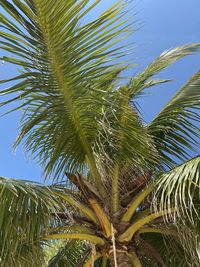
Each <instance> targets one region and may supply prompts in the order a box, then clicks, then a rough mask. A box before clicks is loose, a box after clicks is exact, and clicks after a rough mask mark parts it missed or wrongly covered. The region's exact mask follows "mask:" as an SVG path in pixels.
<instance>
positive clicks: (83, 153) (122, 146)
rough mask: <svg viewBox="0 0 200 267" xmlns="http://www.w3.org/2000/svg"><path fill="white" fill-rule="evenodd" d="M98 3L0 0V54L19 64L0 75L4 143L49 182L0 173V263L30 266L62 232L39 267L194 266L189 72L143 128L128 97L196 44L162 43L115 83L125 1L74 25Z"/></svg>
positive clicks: (195, 186) (195, 130)
mask: <svg viewBox="0 0 200 267" xmlns="http://www.w3.org/2000/svg"><path fill="white" fill-rule="evenodd" d="M99 2H101V1H100V0H97V1H89V0H79V1H76V0H68V1H64V0H56V1H53V0H24V1H19V0H12V1H7V0H1V6H2V7H3V9H4V10H5V11H6V12H7V14H9V16H6V15H4V14H3V13H1V17H0V26H1V31H0V38H1V43H0V49H2V50H3V51H5V56H3V57H2V60H4V61H6V62H9V63H11V64H15V65H17V66H18V67H19V68H20V70H19V75H18V76H15V77H11V78H9V79H7V80H1V81H0V83H3V84H4V83H5V84H7V83H8V84H9V87H6V88H5V89H4V90H2V91H1V92H0V95H1V96H4V95H7V96H8V98H9V99H8V100H6V101H5V102H1V106H4V105H8V104H10V103H13V102H14V103H17V105H16V106H15V107H14V108H13V109H12V110H11V111H15V110H21V111H22V113H23V114H22V120H21V131H20V134H19V136H18V138H17V140H16V143H15V145H18V144H19V143H21V141H24V146H25V148H26V150H27V151H28V152H30V153H31V154H33V155H34V157H35V158H36V159H37V160H38V162H39V163H40V164H41V165H42V166H43V168H44V173H45V175H46V177H49V176H50V177H53V179H54V183H53V184H52V185H51V186H48V187H47V186H43V185H41V184H36V183H33V182H28V181H20V180H13V179H8V178H1V179H0V198H1V201H0V247H1V254H0V262H1V265H2V266H25V265H26V266H30V267H31V266H41V264H42V262H43V260H44V250H45V249H44V248H45V247H46V246H48V244H50V245H51V244H52V242H54V241H52V240H57V239H62V240H66V241H64V242H63V243H62V248H61V249H60V250H59V251H58V254H57V255H56V256H55V257H54V258H53V259H52V260H51V261H50V263H49V266H69V267H70V266H71V267H72V266H85V267H87V266H88V267H89V266H94V264H96V265H98V266H102V267H106V266H109V264H110V265H111V266H115V267H116V266H118V267H120V266H127V267H129V266H134V267H147V266H148V267H151V266H157V267H159V266H169V267H175V266H176V267H179V266H180V267H182V266H183V267H184V266H185V267H189V266H194V267H195V266H196V267H197V266H199V263H200V258H199V226H200V224H199V218H198V213H199V186H200V170H199V166H200V157H199V156H196V157H194V152H195V151H196V150H197V151H198V145H199V127H198V123H199V121H200V117H199V111H198V109H199V101H200V72H197V73H196V74H195V75H194V76H193V77H192V78H191V80H190V81H189V82H188V83H187V84H186V85H185V86H184V87H183V88H182V89H181V90H180V91H179V92H178V93H177V94H176V95H175V96H174V97H173V98H172V99H171V100H170V101H169V103H168V104H167V105H166V106H165V107H164V108H163V109H162V110H161V111H160V113H159V114H158V115H157V116H156V117H155V118H154V119H153V121H152V122H151V123H150V124H148V125H145V124H144V122H143V118H142V117H141V114H140V112H139V110H138V107H137V104H136V100H137V98H138V97H140V96H141V94H142V93H143V91H144V90H145V89H147V88H150V87H152V86H155V85H158V84H160V83H164V82H168V81H169V80H158V79H155V75H157V74H159V72H160V71H162V70H163V69H165V68H166V67H168V66H170V65H171V64H173V63H174V62H176V61H177V60H179V59H181V58H182V57H184V56H187V55H190V54H192V53H194V52H196V51H197V50H198V49H199V48H200V44H191V45H186V46H182V47H178V48H175V49H171V50H169V51H165V52H164V53H163V54H161V55H160V56H159V57H158V58H157V59H156V60H155V61H154V62H153V63H151V64H150V65H149V66H148V67H147V68H146V69H145V70H144V71H143V72H142V73H141V74H138V75H136V76H134V77H132V78H131V79H129V78H126V79H125V82H123V83H122V82H121V80H122V72H123V71H124V70H126V69H127V68H129V66H128V63H127V62H126V61H124V58H123V57H124V56H125V55H126V53H127V52H126V47H124V46H123V45H120V42H121V40H123V39H124V38H125V37H126V36H127V35H128V34H130V26H129V24H128V19H127V15H126V12H124V10H125V9H124V8H125V4H124V3H123V1H117V2H116V4H115V5H114V6H112V7H110V8H109V9H108V10H106V11H105V12H104V13H103V14H101V15H100V16H99V17H98V18H97V19H95V20H94V21H91V22H85V23H84V20H85V18H87V15H88V13H89V12H90V11H91V10H92V9H93V8H95V7H96V6H97V5H98V4H99ZM9 112H10V111H9ZM195 153H196V152H195ZM74 240H78V241H74Z"/></svg>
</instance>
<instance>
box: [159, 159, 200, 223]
mask: <svg viewBox="0 0 200 267" xmlns="http://www.w3.org/2000/svg"><path fill="white" fill-rule="evenodd" d="M199 187H200V157H199V156H198V157H196V158H193V159H192V160H190V161H187V162H185V163H184V164H182V165H180V166H178V167H175V168H174V169H172V170H171V171H169V172H168V173H166V174H163V175H161V176H160V177H159V178H158V180H157V183H156V192H155V195H156V200H157V204H158V207H159V208H160V209H161V210H163V209H164V208H167V209H169V208H172V207H173V208H175V210H176V214H177V215H178V218H179V220H181V221H182V222H184V220H188V219H189V220H190V222H192V223H193V222H194V220H193V219H194V217H195V216H196V219H197V220H199Z"/></svg>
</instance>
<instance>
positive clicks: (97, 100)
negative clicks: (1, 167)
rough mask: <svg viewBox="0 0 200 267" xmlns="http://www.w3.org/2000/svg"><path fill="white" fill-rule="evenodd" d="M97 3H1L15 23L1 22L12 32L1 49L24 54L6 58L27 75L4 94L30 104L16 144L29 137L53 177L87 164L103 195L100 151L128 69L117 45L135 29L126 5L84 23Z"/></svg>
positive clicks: (32, 148) (31, 147) (5, 36)
mask: <svg viewBox="0 0 200 267" xmlns="http://www.w3.org/2000/svg"><path fill="white" fill-rule="evenodd" d="M98 2H99V1H95V2H94V4H92V5H89V6H88V4H89V1H88V0H87V1H86V0H82V1H79V2H77V1H67V2H66V1H63V0H62V1H61V0H60V1H56V2H55V1H39V0H37V1H24V3H21V1H17V0H16V1H12V2H8V1H2V3H1V4H2V6H3V7H4V9H5V10H6V11H7V12H8V13H9V14H10V15H11V16H12V18H13V19H14V22H13V21H10V20H9V19H8V18H6V17H5V16H3V17H2V19H1V24H2V26H3V27H5V28H6V29H8V30H9V32H10V33H7V31H5V32H1V33H0V36H1V39H3V41H4V43H5V46H4V47H2V48H3V49H4V50H10V49H12V51H13V54H15V55H16V56H17V57H15V58H14V57H12V58H10V57H7V56H5V57H3V60H5V61H7V62H10V63H13V64H17V65H18V66H21V67H22V72H23V74H21V75H19V76H18V77H16V78H14V79H12V80H15V81H16V82H17V84H16V85H14V86H11V87H10V88H9V89H6V90H4V91H3V92H2V93H3V94H11V93H17V94H18V96H17V98H15V97H14V98H13V101H15V100H16V99H20V100H23V104H22V105H20V106H19V108H22V107H23V108H24V117H23V120H22V130H21V134H20V135H19V138H18V140H17V144H18V143H19V142H21V140H22V139H23V138H24V137H25V138H26V147H27V149H28V150H30V151H31V152H32V153H35V155H36V156H37V157H38V158H40V162H41V163H42V164H43V165H44V166H45V172H46V174H47V175H49V174H51V173H52V172H54V173H55V176H56V177H59V175H63V174H64V171H63V170H68V171H69V170H70V171H72V172H73V171H74V170H76V171H77V170H81V169H83V168H85V167H86V166H87V165H86V162H87V163H88V165H89V167H90V169H91V172H92V174H93V176H94V177H95V178H96V181H98V184H99V190H100V191H103V185H102V182H101V177H100V174H99V172H98V169H97V166H96V162H95V158H94V155H93V146H94V143H95V138H96V136H97V135H98V131H99V125H98V120H99V118H100V116H101V110H102V106H103V105H104V104H105V103H104V102H105V101H104V98H105V95H106V94H108V92H107V91H109V90H110V81H112V79H113V75H114V76H116V75H117V76H118V74H119V73H120V71H121V70H123V69H124V65H123V64H121V63H120V62H119V61H118V62H117V63H114V64H113V61H115V60H116V59H117V58H118V57H120V56H121V55H123V53H122V51H121V49H119V48H117V47H116V44H117V43H118V42H119V41H120V40H121V38H122V35H123V34H126V32H127V31H128V28H127V26H126V25H125V20H124V19H123V18H122V17H123V15H122V13H121V11H122V9H123V4H122V1H119V2H117V4H115V5H114V6H113V7H111V8H110V9H108V10H107V11H106V12H104V13H103V14H102V15H101V16H100V17H99V18H97V19H96V20H94V21H92V22H90V23H87V24H83V23H82V25H81V21H82V20H83V18H84V17H85V16H86V15H87V13H88V12H89V11H90V10H91V9H92V8H94V7H95V6H96V5H97V4H98ZM52 6H54V8H53V9H52ZM17 8H19V9H20V12H19V11H18V9H17ZM55 21H56V22H57V23H55ZM18 24H20V27H19V28H18V26H17V25H18ZM22 32H23V33H22ZM111 61H112V63H110V62H111ZM115 74H116V75H115ZM102 81H104V87H103V88H102V84H103V83H102ZM106 81H107V83H106ZM2 82H5V81H2ZM108 84H109V86H108ZM105 85H107V86H105ZM11 101H12V100H11ZM47 115H48V116H47Z"/></svg>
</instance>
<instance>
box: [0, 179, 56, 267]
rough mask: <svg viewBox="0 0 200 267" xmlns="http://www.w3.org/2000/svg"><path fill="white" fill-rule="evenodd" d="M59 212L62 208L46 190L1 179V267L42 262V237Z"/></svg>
mask: <svg viewBox="0 0 200 267" xmlns="http://www.w3.org/2000/svg"><path fill="white" fill-rule="evenodd" d="M59 210H61V204H60V203H59V202H58V201H57V200H56V198H55V196H54V195H53V192H52V191H50V190H49V189H48V188H47V187H44V186H42V185H39V184H36V183H31V182H27V181H20V180H13V179H7V178H0V250H1V254H0V258H1V264H4V263H6V264H8V262H11V260H12V261H19V262H24V263H26V262H27V261H28V260H30V259H31V262H34V261H35V264H36V262H37V261H40V260H42V259H43V258H42V254H43V253H42V244H41V243H40V240H41V236H42V235H43V234H44V233H45V230H46V228H47V227H48V226H50V223H51V222H50V217H51V213H54V214H56V212H58V211H59ZM52 223H53V221H52ZM26 255H27V257H28V258H29V259H28V258H26ZM29 255H30V256H29ZM34 255H37V257H36V256H34ZM40 256H41V257H40ZM31 266H32V265H31Z"/></svg>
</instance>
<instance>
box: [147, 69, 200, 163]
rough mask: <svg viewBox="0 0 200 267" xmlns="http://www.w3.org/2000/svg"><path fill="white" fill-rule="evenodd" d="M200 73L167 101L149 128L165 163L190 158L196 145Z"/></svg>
mask: <svg viewBox="0 0 200 267" xmlns="http://www.w3.org/2000/svg"><path fill="white" fill-rule="evenodd" d="M199 101H200V71H199V72H197V73H196V74H195V75H194V76H193V77H192V79H191V80H190V81H189V82H188V83H187V84H186V85H185V86H184V87H183V88H182V89H181V90H180V91H179V92H178V93H177V94H176V95H175V96H174V97H173V98H172V99H171V100H170V101H169V103H168V104H167V105H166V106H165V107H164V108H163V109H162V110H161V112H160V113H159V114H158V115H157V116H156V118H155V119H154V120H153V121H152V122H151V123H150V125H149V126H148V132H149V134H150V135H151V136H152V138H153V139H154V143H155V145H156V148H157V149H158V151H159V152H160V154H161V156H162V160H163V162H164V164H166V165H168V166H170V165H171V164H175V163H176V162H177V159H178V160H181V161H183V160H185V159H188V158H191V156H192V155H193V153H194V151H195V150H196V149H197V148H198V146H199V137H200V135H199V127H198V123H199V122H200V116H199V112H198V110H199V104H200V102H199Z"/></svg>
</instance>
